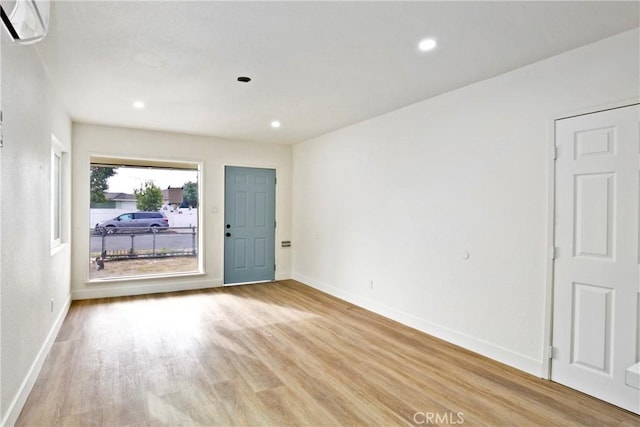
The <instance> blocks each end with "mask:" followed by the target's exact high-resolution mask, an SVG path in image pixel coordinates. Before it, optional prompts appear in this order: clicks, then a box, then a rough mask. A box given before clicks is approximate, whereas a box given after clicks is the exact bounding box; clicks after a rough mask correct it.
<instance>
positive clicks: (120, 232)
mask: <svg viewBox="0 0 640 427" xmlns="http://www.w3.org/2000/svg"><path fill="white" fill-rule="evenodd" d="M90 252H91V257H92V258H94V257H100V258H102V259H103V260H107V259H110V260H116V259H132V258H164V257H177V256H195V255H197V254H198V228H197V227H167V228H162V229H158V228H153V229H151V230H150V229H148V228H138V227H118V228H117V229H109V230H107V229H105V228H92V229H91V242H90Z"/></svg>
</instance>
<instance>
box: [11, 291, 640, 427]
mask: <svg viewBox="0 0 640 427" xmlns="http://www.w3.org/2000/svg"><path fill="white" fill-rule="evenodd" d="M436 416H437V418H436ZM428 417H431V418H428ZM428 420H430V421H428ZM436 422H437V423H438V424H464V425H474V426H475V425H492V426H514V425H517V426H538V425H545V426H547V425H553V426H565V425H575V426H592V425H598V426H624V427H630V426H634V427H636V426H640V417H639V416H636V415H634V414H631V413H629V412H627V411H624V410H622V409H619V408H617V407H615V406H612V405H609V404H607V403H605V402H602V401H600V400H597V399H595V398H592V397H590V396H586V395H584V394H582V393H579V392H576V391H574V390H571V389H568V388H566V387H563V386H561V385H559V384H555V383H553V382H550V381H546V380H542V379H539V378H535V377H533V376H531V375H528V374H526V373H523V372H521V371H518V370H516V369H513V368H510V367H508V366H505V365H502V364H500V363H497V362H495V361H492V360H489V359H487V358H484V357H482V356H479V355H477V354H474V353H472V352H470V351H467V350H464V349H461V348H459V347H456V346H455V345H452V344H449V343H446V342H444V341H441V340H439V339H436V338H434V337H431V336H428V335H426V334H423V333H421V332H419V331H416V330H414V329H411V328H408V327H406V326H403V325H400V324H398V323H397V322H394V321H392V320H390V319H386V318H384V317H381V316H378V315H375V314H373V313H371V312H368V311H367V310H364V309H362V308H360V307H357V306H354V305H352V304H349V303H347V302H344V301H341V300H339V299H337V298H334V297H331V296H329V295H326V294H323V293H321V292H318V291H316V290H314V289H312V288H309V287H307V286H304V285H303V284H300V283H298V282H295V281H293V280H287V281H281V282H274V283H268V284H259V285H248V286H236V287H230V288H215V289H208V290H199V291H189V292H179V293H167V294H156V295H145V296H135V297H122V298H109V299H106V298H105V299H97V300H88V301H75V302H74V303H73V304H72V306H71V309H70V311H69V314H68V316H67V318H66V319H65V321H64V323H63V325H62V328H61V330H60V333H59V334H58V337H57V338H56V340H55V342H54V344H53V346H52V349H51V352H50V354H49V356H48V358H47V360H46V361H45V364H44V366H43V368H42V371H41V373H40V375H39V377H38V380H37V381H36V384H35V386H34V388H33V390H32V392H31V394H30V396H29V398H28V400H27V402H26V404H25V406H24V408H23V411H22V413H21V415H20V417H19V419H18V423H17V425H19V426H62V425H68V426H174V425H189V426H191V425H193V426H211V425H223V426H231V425H233V426H235V425H238V426H257V425H267V426H334V425H345V426H364V425H367V426H368V425H374V426H392V425H394V426H395V425H397V426H404V425H429V424H432V425H433V424H435V423H436Z"/></svg>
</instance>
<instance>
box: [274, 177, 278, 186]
mask: <svg viewBox="0 0 640 427" xmlns="http://www.w3.org/2000/svg"><path fill="white" fill-rule="evenodd" d="M273 181H274V184H276V185H278V178H277V177H276V178H274V179H273Z"/></svg>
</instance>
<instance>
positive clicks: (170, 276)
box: [86, 271, 207, 285]
mask: <svg viewBox="0 0 640 427" xmlns="http://www.w3.org/2000/svg"><path fill="white" fill-rule="evenodd" d="M206 275H207V274H206V273H205V272H203V271H194V272H191V273H173V274H148V275H144V276H124V277H113V278H106V277H105V278H103V279H90V280H87V282H86V284H87V285H107V284H112V283H116V284H117V283H129V282H139V281H149V280H165V279H176V278H180V279H182V278H191V277H204V276H206Z"/></svg>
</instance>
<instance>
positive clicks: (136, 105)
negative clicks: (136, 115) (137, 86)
mask: <svg viewBox="0 0 640 427" xmlns="http://www.w3.org/2000/svg"><path fill="white" fill-rule="evenodd" d="M133 108H137V109H138V110H140V109H142V108H144V102H142V101H135V102H134V103H133Z"/></svg>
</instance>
